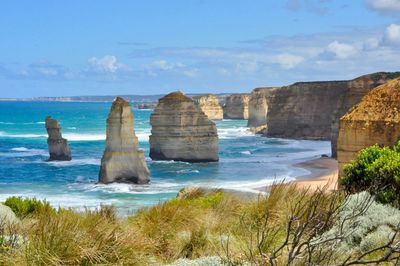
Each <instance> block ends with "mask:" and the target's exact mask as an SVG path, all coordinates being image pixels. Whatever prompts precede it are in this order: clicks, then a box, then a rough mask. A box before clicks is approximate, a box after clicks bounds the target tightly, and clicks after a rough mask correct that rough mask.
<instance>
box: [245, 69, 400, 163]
mask: <svg viewBox="0 0 400 266" xmlns="http://www.w3.org/2000/svg"><path fill="white" fill-rule="evenodd" d="M398 76H400V72H395V73H384V72H380V73H374V74H370V75H365V76H361V77H358V78H356V79H353V80H344V81H320V82H298V83H295V84H293V85H290V86H285V87H280V88H274V89H271V88H258V89H255V90H253V92H252V94H251V98H250V102H249V122H248V125H249V126H250V127H258V126H261V125H265V124H267V130H266V133H265V135H266V136H269V137H282V138H295V139H321V140H331V142H332V155H333V156H334V157H335V155H336V140H337V132H338V124H339V119H340V117H341V116H342V115H343V114H345V113H346V112H347V111H348V110H349V109H350V108H351V107H353V106H354V105H355V104H357V103H358V102H359V101H360V100H361V98H362V97H363V96H364V95H366V94H367V93H368V92H369V91H371V90H372V89H373V88H375V87H376V86H379V85H381V84H383V83H385V82H387V81H389V80H390V79H393V78H395V77H398Z"/></svg>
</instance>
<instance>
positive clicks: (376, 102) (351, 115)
mask: <svg viewBox="0 0 400 266" xmlns="http://www.w3.org/2000/svg"><path fill="white" fill-rule="evenodd" d="M399 140H400V78H397V79H394V80H392V81H389V82H388V83H386V84H384V85H381V86H379V87H377V88H375V89H374V90H372V91H371V92H369V93H368V94H367V95H366V96H364V97H363V98H362V100H361V102H360V103H359V104H357V105H356V106H355V107H354V108H353V109H351V110H350V111H349V112H348V113H347V114H345V115H344V116H343V117H342V118H341V119H340V124H339V138H338V148H337V157H338V162H339V174H340V175H342V174H343V166H344V165H345V164H346V163H348V162H350V161H351V160H354V159H355V158H356V157H357V154H358V152H359V151H361V150H362V149H364V148H367V147H369V146H372V145H374V144H379V145H381V146H393V145H395V144H396V143H397V141H399Z"/></svg>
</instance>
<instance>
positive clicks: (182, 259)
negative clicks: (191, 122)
mask: <svg viewBox="0 0 400 266" xmlns="http://www.w3.org/2000/svg"><path fill="white" fill-rule="evenodd" d="M29 202H32V203H29ZM38 202H40V201H38V200H35V199H33V200H28V199H22V198H16V197H13V198H12V199H8V200H6V202H5V204H6V205H8V206H10V207H11V208H12V209H13V210H17V211H16V212H17V215H18V217H20V222H19V223H18V224H15V223H14V224H6V223H1V230H0V232H1V234H0V239H1V241H0V243H1V248H0V251H1V252H0V263H1V264H3V265H104V264H114V265H115V264H117V265H165V264H172V265H218V264H221V265H305V264H312V265H335V264H339V265H354V264H366V263H370V262H371V263H372V262H380V261H386V262H389V261H390V262H393V263H398V262H399V259H400V250H399V245H400V237H399V231H400V228H399V224H398V223H399V222H398V221H400V211H399V210H398V209H396V208H393V207H390V206H387V205H382V204H380V203H376V202H375V201H374V197H373V196H371V195H370V194H369V193H367V192H363V193H358V194H354V195H349V196H346V195H345V194H344V193H342V192H340V191H327V189H325V188H322V189H319V190H315V191H314V190H308V189H299V188H298V187H297V186H296V185H295V184H275V185H273V186H272V187H271V188H270V191H269V196H265V195H259V196H258V197H256V198H253V199H244V198H240V197H238V196H234V195H232V194H230V193H226V192H224V191H221V190H215V191H209V190H204V189H200V188H192V189H186V190H185V191H182V192H181V193H179V195H178V197H177V198H175V199H172V200H169V201H167V202H164V203H160V204H158V205H155V206H152V207H149V208H144V209H142V210H140V211H138V212H136V213H134V214H132V215H130V216H128V217H119V216H118V215H117V214H116V211H115V209H114V208H113V207H110V206H101V207H100V208H98V209H95V210H90V209H85V210H83V211H78V210H72V209H63V208H58V209H54V208H51V207H43V206H48V205H47V203H45V202H42V203H41V204H42V205H40V204H38ZM25 205H32V206H41V207H37V208H34V209H35V211H25V209H26V208H25V207H24V206H25ZM28 209H29V208H28ZM18 210H24V211H18Z"/></svg>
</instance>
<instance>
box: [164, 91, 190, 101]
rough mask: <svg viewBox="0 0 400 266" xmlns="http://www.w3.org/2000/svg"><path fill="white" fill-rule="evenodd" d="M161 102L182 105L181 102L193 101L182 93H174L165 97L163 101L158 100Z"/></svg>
mask: <svg viewBox="0 0 400 266" xmlns="http://www.w3.org/2000/svg"><path fill="white" fill-rule="evenodd" d="M158 101H159V102H164V103H165V102H168V103H180V102H193V100H192V99H191V98H190V97H188V96H186V95H185V94H183V93H182V92H180V91H174V92H171V93H170V94H167V95H165V96H164V97H162V98H161V99H159V100H158Z"/></svg>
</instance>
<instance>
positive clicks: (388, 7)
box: [366, 0, 400, 12]
mask: <svg viewBox="0 0 400 266" xmlns="http://www.w3.org/2000/svg"><path fill="white" fill-rule="evenodd" d="M366 2H367V4H368V6H369V7H370V8H372V9H375V10H377V11H383V12H396V11H400V0H366Z"/></svg>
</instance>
